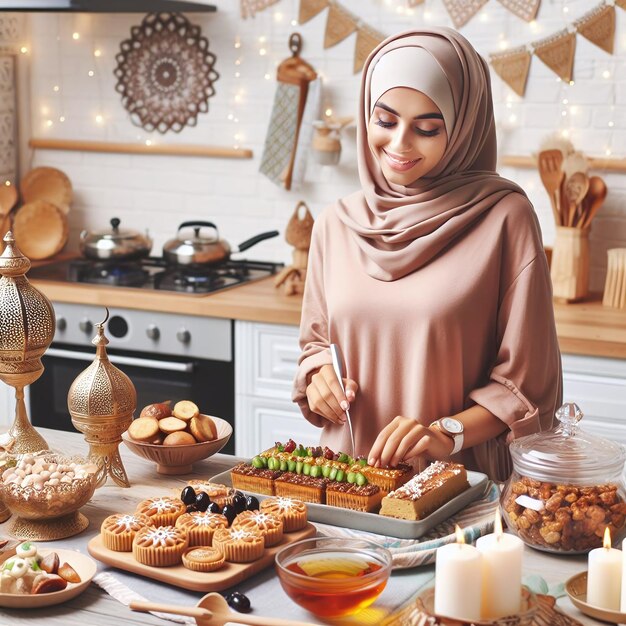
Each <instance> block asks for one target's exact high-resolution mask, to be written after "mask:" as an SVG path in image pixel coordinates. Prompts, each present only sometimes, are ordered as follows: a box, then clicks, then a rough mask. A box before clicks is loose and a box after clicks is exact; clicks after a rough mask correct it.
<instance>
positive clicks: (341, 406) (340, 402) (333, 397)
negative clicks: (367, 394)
mask: <svg viewBox="0 0 626 626" xmlns="http://www.w3.org/2000/svg"><path fill="white" fill-rule="evenodd" d="M343 385H344V387H345V389H346V393H345V395H344V393H343V391H342V390H341V386H340V385H339V381H338V380H337V376H336V375H335V370H333V366H332V365H322V367H321V368H320V369H319V370H318V371H317V373H316V374H313V376H312V377H311V382H310V383H309V386H308V387H307V388H306V397H307V400H308V401H309V408H310V409H311V411H313V413H317V414H318V415H321V416H322V417H325V418H326V419H327V420H329V421H331V422H333V423H334V424H343V423H344V422H345V421H346V411H347V410H348V409H349V408H350V404H349V403H350V402H353V401H354V398H355V397H356V392H357V390H358V388H359V386H358V385H357V384H356V383H355V382H354V381H353V380H351V379H350V378H344V379H343Z"/></svg>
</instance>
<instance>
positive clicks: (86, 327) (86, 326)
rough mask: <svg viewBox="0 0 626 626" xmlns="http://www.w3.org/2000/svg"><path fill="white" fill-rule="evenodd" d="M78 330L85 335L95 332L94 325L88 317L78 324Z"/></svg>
mask: <svg viewBox="0 0 626 626" xmlns="http://www.w3.org/2000/svg"><path fill="white" fill-rule="evenodd" d="M78 328H80V329H81V330H82V331H83V332H84V333H90V332H91V331H92V330H93V323H92V322H91V320H90V319H89V318H87V317H84V318H83V319H82V320H80V322H78Z"/></svg>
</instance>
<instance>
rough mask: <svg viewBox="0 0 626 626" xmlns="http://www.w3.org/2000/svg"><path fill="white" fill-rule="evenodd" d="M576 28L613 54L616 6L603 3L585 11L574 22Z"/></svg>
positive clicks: (585, 36) (592, 41)
mask: <svg viewBox="0 0 626 626" xmlns="http://www.w3.org/2000/svg"><path fill="white" fill-rule="evenodd" d="M574 26H575V27H576V30H577V31H578V32H579V33H580V34H581V35H582V36H583V37H584V38H585V39H588V40H589V41H590V42H591V43H595V44H596V46H598V47H599V48H602V50H604V51H605V52H608V53H609V54H613V42H614V40H615V7H614V6H609V5H603V6H599V7H596V8H595V9H592V10H591V11H589V12H588V13H585V15H583V16H582V17H581V18H579V19H577V20H576V21H575V22H574Z"/></svg>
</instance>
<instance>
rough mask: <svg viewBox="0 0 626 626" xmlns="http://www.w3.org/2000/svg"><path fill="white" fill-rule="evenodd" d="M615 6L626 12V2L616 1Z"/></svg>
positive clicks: (625, 0) (624, 0) (623, 0)
mask: <svg viewBox="0 0 626 626" xmlns="http://www.w3.org/2000/svg"><path fill="white" fill-rule="evenodd" d="M615 4H616V5H617V6H618V7H619V8H620V9H624V11H626V0H615Z"/></svg>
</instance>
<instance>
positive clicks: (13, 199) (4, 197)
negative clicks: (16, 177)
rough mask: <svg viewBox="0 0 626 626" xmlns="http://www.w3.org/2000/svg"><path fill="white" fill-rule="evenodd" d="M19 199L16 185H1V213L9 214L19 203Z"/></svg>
mask: <svg viewBox="0 0 626 626" xmlns="http://www.w3.org/2000/svg"><path fill="white" fill-rule="evenodd" d="M17 199H18V196H17V189H16V188H15V185H6V184H5V185H0V215H8V214H9V213H10V212H11V209H12V208H13V207H14V206H15V205H16V204H17Z"/></svg>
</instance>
